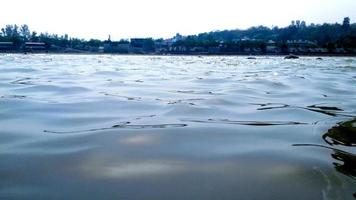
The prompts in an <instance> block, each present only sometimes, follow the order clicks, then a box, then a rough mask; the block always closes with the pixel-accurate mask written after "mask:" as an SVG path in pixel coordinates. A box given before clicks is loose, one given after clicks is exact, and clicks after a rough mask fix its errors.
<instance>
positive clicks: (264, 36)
mask: <svg viewBox="0 0 356 200" xmlns="http://www.w3.org/2000/svg"><path fill="white" fill-rule="evenodd" d="M270 40H271V41H275V42H277V43H278V44H280V45H283V44H286V43H287V41H292V40H304V41H312V42H315V43H316V44H317V45H318V46H320V47H326V48H332V47H335V48H336V47H346V48H356V24H355V23H354V24H351V23H350V18H348V17H346V18H344V20H343V22H342V23H340V24H339V23H335V24H328V23H324V24H313V23H312V24H310V25H307V24H306V22H305V21H300V20H296V21H292V22H291V24H290V25H289V26H287V27H284V28H279V27H273V28H269V27H266V26H258V27H251V28H249V29H247V30H224V31H214V32H209V33H201V34H198V35H191V36H188V37H186V38H185V39H184V40H181V41H179V42H177V43H176V45H177V46H178V45H182V46H195V47H196V46H200V47H212V46H218V45H219V42H221V41H223V42H225V43H237V42H240V43H245V44H246V45H262V46H263V45H264V44H265V43H266V42H267V41H270ZM242 41H245V42H242ZM253 41H255V42H253ZM249 43H250V44H249ZM251 43H252V44H251Z"/></svg>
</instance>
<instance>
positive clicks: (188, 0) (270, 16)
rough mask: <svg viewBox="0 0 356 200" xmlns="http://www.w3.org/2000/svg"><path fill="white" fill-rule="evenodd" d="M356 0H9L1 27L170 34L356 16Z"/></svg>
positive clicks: (93, 34) (95, 34) (0, 15)
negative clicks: (24, 25)
mask: <svg viewBox="0 0 356 200" xmlns="http://www.w3.org/2000/svg"><path fill="white" fill-rule="evenodd" d="M355 10H356V0H298V1H296V0H293V1H291V0H290V1H288V0H284V1H283V0H269V1H267V0H245V1H243V0H60V1H59V0H6V1H2V2H1V11H0V27H4V26H5V24H15V23H16V24H28V25H29V27H30V29H31V31H37V32H49V33H58V34H64V33H68V34H69V36H72V37H79V38H85V39H90V38H98V39H107V37H108V35H109V34H111V38H112V40H119V39H121V38H131V37H153V38H160V37H163V38H169V37H172V36H173V35H175V33H178V32H179V33H181V34H183V35H187V34H197V33H201V32H209V31H213V30H224V29H236V28H240V29H244V28H248V27H251V26H256V25H265V26H268V27H271V26H273V25H277V26H286V25H288V24H290V22H291V21H292V20H297V19H300V20H305V21H306V22H307V24H309V23H322V22H329V23H334V22H339V23H341V22H342V20H343V18H344V17H346V16H349V17H350V18H351V22H356V11H355Z"/></svg>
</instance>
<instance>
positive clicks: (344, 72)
mask: <svg viewBox="0 0 356 200" xmlns="http://www.w3.org/2000/svg"><path fill="white" fill-rule="evenodd" d="M355 119H356V58H329V57H325V58H323V59H322V60H317V59H316V58H314V57H305V58H301V59H299V60H284V59H283V58H282V57H258V58H257V59H256V60H248V59H246V57H195V56H186V57H178V56H174V57H170V56H162V57H159V56H110V55H5V54H2V55H0V199H133V200H134V199H145V200H147V199H155V200H157V199H162V200H166V199H179V200H181V199H195V200H196V199H204V200H205V199H333V200H334V199H354V196H356V155H355V154H356V150H355V146H356V120H355Z"/></svg>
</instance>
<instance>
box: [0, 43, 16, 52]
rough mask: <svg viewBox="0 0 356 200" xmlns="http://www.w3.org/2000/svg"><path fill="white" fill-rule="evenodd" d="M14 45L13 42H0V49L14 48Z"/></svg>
mask: <svg viewBox="0 0 356 200" xmlns="http://www.w3.org/2000/svg"><path fill="white" fill-rule="evenodd" d="M15 49H16V47H15V45H14V43H13V42H0V51H11V50H15Z"/></svg>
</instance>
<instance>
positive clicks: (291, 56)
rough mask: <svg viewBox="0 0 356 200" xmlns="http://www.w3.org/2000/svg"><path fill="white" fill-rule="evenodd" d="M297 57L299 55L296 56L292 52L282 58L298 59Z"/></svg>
mask: <svg viewBox="0 0 356 200" xmlns="http://www.w3.org/2000/svg"><path fill="white" fill-rule="evenodd" d="M298 58H299V56H296V55H293V54H291V55H288V56H286V57H284V59H298Z"/></svg>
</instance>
